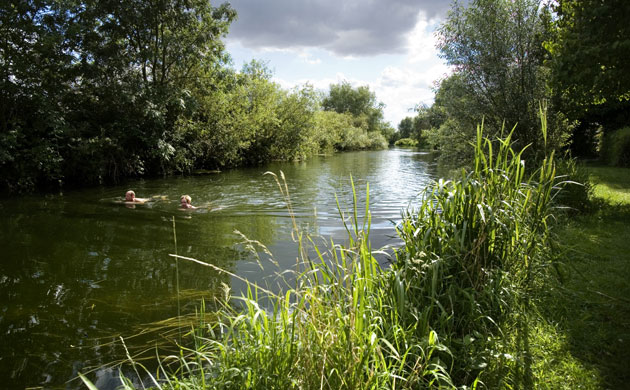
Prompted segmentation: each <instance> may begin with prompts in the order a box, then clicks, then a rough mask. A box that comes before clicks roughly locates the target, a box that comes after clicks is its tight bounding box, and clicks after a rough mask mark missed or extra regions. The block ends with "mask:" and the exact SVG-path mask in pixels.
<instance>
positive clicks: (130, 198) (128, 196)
mask: <svg viewBox="0 0 630 390" xmlns="http://www.w3.org/2000/svg"><path fill="white" fill-rule="evenodd" d="M148 201H149V199H147V198H136V193H135V192H133V191H132V190H129V191H127V192H126V193H125V203H129V204H143V203H146V202H148Z"/></svg>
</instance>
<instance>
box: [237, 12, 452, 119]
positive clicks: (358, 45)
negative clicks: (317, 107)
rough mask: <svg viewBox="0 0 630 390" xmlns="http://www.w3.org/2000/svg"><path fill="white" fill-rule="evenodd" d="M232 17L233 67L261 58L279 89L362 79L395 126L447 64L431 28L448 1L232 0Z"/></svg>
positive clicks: (424, 98) (429, 94) (427, 99)
mask: <svg viewBox="0 0 630 390" xmlns="http://www.w3.org/2000/svg"><path fill="white" fill-rule="evenodd" d="M230 3H231V5H232V7H234V8H235V9H236V11H237V13H238V19H237V20H236V21H235V22H234V23H233V24H232V26H231V28H230V33H229V34H228V37H227V39H226V44H227V49H228V51H229V53H230V54H231V56H232V59H233V62H234V66H235V67H236V68H237V69H240V67H241V66H242V65H243V63H246V62H249V61H250V60H252V59H257V60H262V61H265V62H266V63H267V65H268V67H269V68H270V69H272V70H273V71H274V81H276V82H278V83H279V84H280V85H282V86H283V87H285V88H292V87H294V86H299V85H303V84H305V83H309V84H311V85H313V86H314V87H315V88H318V89H321V90H324V91H327V90H328V88H329V85H330V84H333V83H338V82H340V81H344V80H345V81H348V82H350V83H351V84H353V85H355V86H360V85H368V86H369V87H370V89H371V90H372V91H374V92H375V93H376V97H377V99H378V100H379V101H381V102H383V103H385V105H386V108H385V120H387V121H389V122H390V123H391V124H392V126H394V127H396V126H397V125H398V123H399V122H400V120H401V119H403V118H404V117H405V116H411V115H413V112H412V111H410V110H411V109H413V107H414V106H416V105H417V104H420V103H424V104H431V103H432V102H433V96H434V92H433V90H432V89H433V86H434V83H435V81H436V80H439V79H441V78H443V77H445V75H447V74H448V72H449V69H448V67H447V66H446V65H445V63H444V61H443V60H442V59H440V58H439V57H438V55H437V54H438V53H437V50H436V49H435V43H436V38H435V36H434V31H435V29H436V28H438V27H439V25H440V22H441V21H442V20H443V18H444V17H445V15H446V12H447V10H448V8H449V4H450V2H449V1H427V0H337V1H333V0H232V1H231V2H230Z"/></svg>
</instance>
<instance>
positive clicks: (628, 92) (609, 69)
mask: <svg viewBox="0 0 630 390" xmlns="http://www.w3.org/2000/svg"><path fill="white" fill-rule="evenodd" d="M554 10H555V12H556V15H557V19H556V20H555V23H554V27H555V29H554V33H555V34H554V35H553V36H552V37H551V39H550V40H549V41H547V42H546V47H547V48H548V49H549V51H550V52H551V60H550V61H549V63H550V66H551V69H552V80H551V81H552V82H551V86H552V88H553V90H554V93H555V95H556V98H557V100H558V102H559V104H561V106H562V109H563V111H565V112H566V113H567V115H568V116H569V117H570V118H572V119H576V120H579V121H580V126H579V127H578V128H577V129H576V130H577V131H576V132H575V133H574V144H577V145H574V149H576V150H578V151H580V152H581V153H584V152H587V151H588V149H589V144H590V145H592V144H593V136H594V133H595V131H594V130H595V129H597V128H598V127H599V126H602V127H603V129H604V130H605V131H610V130H616V129H617V128H620V127H622V126H625V125H627V124H628V122H629V121H630V62H628V60H627V57H628V53H629V52H630V24H629V23H628V20H630V3H629V2H628V1H625V0H579V1H577V0H561V1H558V2H557V3H556V4H555V7H554ZM591 147H592V146H591Z"/></svg>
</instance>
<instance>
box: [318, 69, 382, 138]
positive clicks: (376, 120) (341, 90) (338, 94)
mask: <svg viewBox="0 0 630 390" xmlns="http://www.w3.org/2000/svg"><path fill="white" fill-rule="evenodd" d="M322 108H323V109H324V110H326V111H335V112H337V113H339V114H350V115H351V116H352V118H353V121H354V127H357V128H361V129H364V130H365V131H367V132H368V133H373V132H379V133H381V134H382V135H383V136H384V137H385V139H386V140H387V141H390V140H391V139H392V136H393V129H392V128H391V127H390V126H389V125H388V124H387V123H385V122H384V121H383V109H384V108H385V105H384V104H383V103H380V102H378V103H377V100H376V95H375V94H374V92H372V91H370V88H369V87H368V86H360V87H358V88H353V87H352V85H350V83H348V82H347V81H342V82H340V83H339V84H331V85H330V91H329V93H328V95H327V96H325V97H324V99H323V100H322Z"/></svg>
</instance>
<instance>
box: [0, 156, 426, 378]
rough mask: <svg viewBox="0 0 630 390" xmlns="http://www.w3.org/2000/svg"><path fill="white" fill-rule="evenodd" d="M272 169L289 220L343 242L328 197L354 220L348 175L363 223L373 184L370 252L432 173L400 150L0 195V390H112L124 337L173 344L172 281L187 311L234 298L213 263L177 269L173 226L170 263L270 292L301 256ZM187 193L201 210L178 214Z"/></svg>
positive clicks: (140, 344)
mask: <svg viewBox="0 0 630 390" xmlns="http://www.w3.org/2000/svg"><path fill="white" fill-rule="evenodd" d="M267 171H272V172H275V173H278V174H279V172H280V171H283V172H284V175H285V176H286V181H287V186H288V189H289V193H290V197H291V205H292V207H293V211H294V214H295V217H296V221H297V224H298V225H299V226H300V228H301V229H303V230H304V231H307V232H309V233H310V234H312V235H314V236H316V237H318V236H319V237H323V239H319V240H320V241H321V242H323V240H330V239H331V238H332V239H335V240H338V241H340V242H343V240H344V237H345V235H344V228H343V223H342V221H341V219H340V216H339V212H338V210H337V205H336V201H335V194H337V197H338V198H339V202H340V204H341V208H342V210H343V211H344V212H349V211H351V208H352V191H351V185H350V177H351V176H352V177H353V179H354V183H355V186H356V189H357V195H358V198H359V205H360V210H361V212H360V214H363V209H364V204H365V198H366V183H369V188H370V192H369V193H370V210H371V214H372V229H371V238H372V247H373V248H380V247H383V246H387V245H392V246H395V245H397V244H398V243H399V242H398V240H397V239H396V237H395V230H394V223H395V222H396V221H398V220H400V217H401V210H403V209H404V208H406V207H407V206H408V205H409V204H410V202H413V200H414V199H416V200H417V198H418V194H419V193H420V192H421V190H422V189H423V188H424V187H425V186H426V185H427V184H429V182H430V181H431V180H432V179H433V178H434V177H435V175H436V166H435V163H434V162H433V157H432V156H431V155H430V154H428V153H425V152H421V151H414V150H409V149H390V150H385V151H364V152H349V153H341V154H337V155H334V156H328V157H317V158H313V159H310V160H308V161H306V162H299V163H271V164H268V165H266V166H263V167H256V168H243V169H235V170H229V171H225V172H221V173H209V174H206V175H197V176H191V177H170V178H165V179H154V180H141V181H134V182H131V183H126V184H125V185H124V186H108V187H97V188H88V189H81V190H72V191H67V192H64V193H63V194H55V195H28V196H21V197H11V198H4V199H2V200H0V211H1V214H0V220H1V224H0V232H1V233H0V248H1V253H2V255H1V256H0V257H1V260H0V378H2V379H1V381H2V383H3V384H2V386H1V387H3V388H20V389H24V388H27V387H35V388H37V387H43V388H77V387H79V386H80V383H79V382H78V381H77V380H76V379H75V380H73V378H75V377H76V375H77V373H78V372H84V373H85V372H90V373H91V374H90V375H91V377H92V378H94V380H95V381H97V382H98V383H97V384H98V385H99V386H101V387H103V388H114V387H115V384H117V382H115V378H114V376H115V375H114V372H115V370H111V369H104V368H103V366H104V365H106V364H108V363H113V362H115V361H118V360H120V359H124V350H123V349H122V343H121V342H120V337H122V338H123V339H124V340H126V343H127V344H128V346H129V348H130V351H131V352H132V353H136V352H137V351H139V350H141V349H142V348H144V346H146V345H149V349H151V348H152V347H151V346H150V345H151V343H152V342H153V340H155V339H166V338H168V337H169V336H168V335H172V332H171V333H168V330H164V329H167V327H165V326H164V325H163V323H162V322H160V321H162V320H165V319H168V318H173V317H174V316H176V315H177V310H178V305H177V283H178V282H177V281H178V279H179V297H180V306H181V308H180V310H181V312H182V314H186V313H194V312H195V310H197V309H198V307H199V303H200V301H201V299H202V298H204V299H206V300H209V299H211V298H212V297H213V296H215V295H216V294H222V291H223V289H224V287H223V286H229V287H230V288H231V291H232V293H233V294H235V295H239V294H241V293H242V292H243V291H244V288H245V283H244V282H242V281H241V280H239V279H238V278H234V277H230V276H229V275H226V274H224V273H221V272H218V271H216V270H214V269H212V268H209V267H204V266H200V265H198V264H194V263H191V262H186V261H182V260H180V261H179V262H178V264H177V267H178V271H179V272H178V273H176V272H175V270H176V263H175V260H174V259H173V258H172V257H170V256H169V254H171V253H174V252H175V242H174V239H173V236H174V234H173V233H174V232H173V220H174V222H175V229H176V236H177V252H178V254H180V255H182V256H187V257H192V258H195V259H199V260H201V261H204V262H208V263H211V264H214V265H216V266H218V267H220V268H222V269H225V270H227V271H229V272H232V273H234V274H236V275H239V277H243V278H246V279H248V280H250V281H254V282H257V283H259V284H265V285H268V286H271V288H276V287H274V286H275V284H276V283H277V280H278V279H277V277H276V276H275V275H277V273H278V271H282V270H284V269H291V268H292V267H294V265H295V262H296V257H297V251H296V244H295V242H294V241H293V240H292V239H291V229H292V221H291V218H290V215H289V212H288V211H287V207H286V202H285V200H284V199H283V197H282V195H281V194H280V191H279V190H278V186H277V184H276V182H275V181H274V180H273V177H271V176H269V175H264V173H265V172H267ZM129 188H132V189H133V190H135V192H136V194H137V196H139V197H155V200H153V201H151V202H149V203H147V204H145V205H138V206H135V207H126V206H125V205H123V204H121V203H119V202H117V201H118V200H119V198H121V197H122V196H124V193H125V191H126V190H127V189H129ZM182 194H188V195H190V196H191V197H192V200H193V204H194V205H197V206H202V208H200V209H197V210H194V211H180V210H178V205H179V197H180V195H182ZM235 231H239V232H240V233H242V235H243V236H245V237H247V238H248V239H250V240H257V241H259V242H260V243H262V244H264V245H265V246H266V247H267V248H268V249H269V250H270V252H271V253H272V254H273V259H274V260H275V261H276V262H277V263H278V267H276V266H275V265H273V263H272V262H271V261H269V259H268V256H267V255H262V256H261V263H262V266H263V268H262V269H261V267H260V265H259V263H258V261H256V256H254V255H253V254H252V253H251V252H250V251H248V250H247V246H246V245H244V244H243V241H244V239H243V237H242V236H241V235H240V234H238V233H236V232H235ZM316 241H317V240H316ZM380 261H381V262H383V263H386V262H387V258H386V257H385V256H382V258H381V259H380ZM177 276H179V278H178V277H177ZM147 329H152V330H153V331H152V332H149V333H147V334H144V335H140V336H137V335H138V334H139V333H142V332H143V331H146V330H147ZM153 348H154V347H153ZM153 353H154V354H155V352H153ZM91 370H94V371H91Z"/></svg>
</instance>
